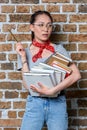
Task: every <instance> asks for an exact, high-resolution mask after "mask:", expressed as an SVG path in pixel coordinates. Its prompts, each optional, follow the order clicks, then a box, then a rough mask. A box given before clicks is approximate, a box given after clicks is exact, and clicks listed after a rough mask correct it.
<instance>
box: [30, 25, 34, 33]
mask: <svg viewBox="0 0 87 130" xmlns="http://www.w3.org/2000/svg"><path fill="white" fill-rule="evenodd" d="M30 30H31V31H32V32H34V25H32V24H30Z"/></svg>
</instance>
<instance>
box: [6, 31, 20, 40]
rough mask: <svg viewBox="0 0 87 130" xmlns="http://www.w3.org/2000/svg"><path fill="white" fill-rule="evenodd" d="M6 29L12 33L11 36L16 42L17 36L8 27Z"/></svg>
mask: <svg viewBox="0 0 87 130" xmlns="http://www.w3.org/2000/svg"><path fill="white" fill-rule="evenodd" d="M8 31H9V32H10V34H11V35H12V37H13V38H14V40H15V41H16V42H18V40H17V38H16V37H15V35H14V34H13V33H12V31H11V30H9V29H8Z"/></svg>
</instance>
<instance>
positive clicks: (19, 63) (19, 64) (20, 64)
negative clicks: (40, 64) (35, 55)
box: [17, 54, 22, 71]
mask: <svg viewBox="0 0 87 130" xmlns="http://www.w3.org/2000/svg"><path fill="white" fill-rule="evenodd" d="M21 69H22V61H21V56H20V55H19V54H18V55H17V70H19V71H20V70H21Z"/></svg>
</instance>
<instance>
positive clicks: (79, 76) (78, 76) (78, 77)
mask: <svg viewBox="0 0 87 130" xmlns="http://www.w3.org/2000/svg"><path fill="white" fill-rule="evenodd" d="M74 78H75V79H74V80H75V82H77V81H78V80H80V79H81V74H80V72H79V73H77V74H76V76H74Z"/></svg>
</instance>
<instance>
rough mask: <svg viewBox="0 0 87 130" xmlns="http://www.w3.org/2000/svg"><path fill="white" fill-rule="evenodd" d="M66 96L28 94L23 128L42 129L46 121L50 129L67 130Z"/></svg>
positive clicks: (28, 129) (29, 129) (25, 129)
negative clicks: (54, 96)
mask: <svg viewBox="0 0 87 130" xmlns="http://www.w3.org/2000/svg"><path fill="white" fill-rule="evenodd" d="M67 117H68V116H67V111H66V98H65V96H64V95H62V96H59V97H57V98H53V99H52V98H40V97H39V98H38V97H32V96H30V95H29V96H28V98H27V104H26V111H25V114H24V117H23V120H22V125H21V130H41V129H42V128H43V125H44V122H45V123H46V124H47V128H48V130H67V129H68V118H67Z"/></svg>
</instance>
